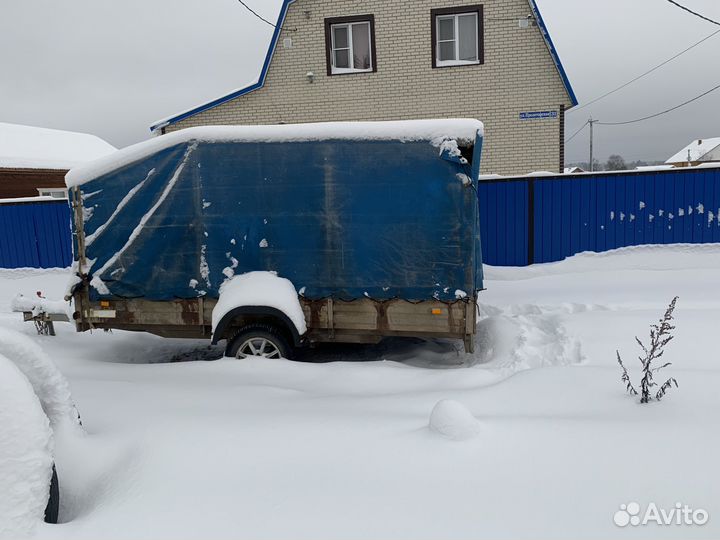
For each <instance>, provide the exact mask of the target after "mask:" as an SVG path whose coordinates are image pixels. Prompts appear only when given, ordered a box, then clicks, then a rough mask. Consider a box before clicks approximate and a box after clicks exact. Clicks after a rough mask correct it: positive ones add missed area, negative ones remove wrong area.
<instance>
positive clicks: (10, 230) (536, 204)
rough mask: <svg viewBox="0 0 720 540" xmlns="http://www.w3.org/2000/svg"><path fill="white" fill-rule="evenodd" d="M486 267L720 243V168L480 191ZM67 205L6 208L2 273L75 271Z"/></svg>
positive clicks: (1, 217)
mask: <svg viewBox="0 0 720 540" xmlns="http://www.w3.org/2000/svg"><path fill="white" fill-rule="evenodd" d="M478 197H479V201H480V230H481V232H482V239H483V258H484V261H485V263H487V264H492V265H494V266H525V265H528V264H533V263H543V262H553V261H559V260H562V259H564V258H566V257H569V256H571V255H575V254H577V253H581V252H583V251H597V252H602V251H607V250H610V249H615V248H620V247H626V246H635V245H642V244H675V243H693V244H701V243H720V220H719V219H718V214H720V169H713V168H708V169H702V168H699V169H698V168H696V169H674V170H667V171H656V172H635V171H633V172H627V173H600V174H594V175H590V174H581V175H572V176H568V175H564V176H552V177H534V178H531V177H522V178H503V179H498V180H488V181H483V182H481V183H480V186H479V189H478ZM70 219H71V213H70V209H69V207H68V205H67V202H66V201H58V202H42V203H18V204H0V268H23V267H30V268H54V267H67V266H70V264H71V262H72V246H71V233H70Z"/></svg>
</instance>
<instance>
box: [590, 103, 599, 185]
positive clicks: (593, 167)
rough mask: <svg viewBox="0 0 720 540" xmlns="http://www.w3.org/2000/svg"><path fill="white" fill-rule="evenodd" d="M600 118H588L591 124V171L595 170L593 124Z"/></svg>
mask: <svg viewBox="0 0 720 540" xmlns="http://www.w3.org/2000/svg"><path fill="white" fill-rule="evenodd" d="M597 122H598V120H593V119H592V116H591V117H590V120H588V124H590V172H595V163H594V161H593V159H594V156H593V150H594V148H593V124H596V123H597Z"/></svg>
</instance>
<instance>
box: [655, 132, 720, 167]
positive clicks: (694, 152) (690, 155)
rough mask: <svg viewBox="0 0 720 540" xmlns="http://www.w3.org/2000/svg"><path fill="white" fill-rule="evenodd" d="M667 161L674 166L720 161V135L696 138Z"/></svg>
mask: <svg viewBox="0 0 720 540" xmlns="http://www.w3.org/2000/svg"><path fill="white" fill-rule="evenodd" d="M665 163H666V164H667V165H672V166H673V167H694V166H696V165H701V164H702V163H720V137H716V138H714V139H698V140H695V141H693V142H691V143H690V144H689V145H687V146H686V147H685V148H683V149H682V150H680V151H679V152H678V153H677V154H675V155H674V156H672V157H671V158H670V159H668V160H667V161H666V162H665Z"/></svg>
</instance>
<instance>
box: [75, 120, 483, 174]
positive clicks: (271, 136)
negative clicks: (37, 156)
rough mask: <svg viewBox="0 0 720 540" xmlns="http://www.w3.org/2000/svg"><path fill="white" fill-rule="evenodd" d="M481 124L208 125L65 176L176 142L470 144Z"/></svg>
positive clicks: (106, 167)
mask: <svg viewBox="0 0 720 540" xmlns="http://www.w3.org/2000/svg"><path fill="white" fill-rule="evenodd" d="M478 134H479V135H480V136H482V135H483V124H482V122H480V121H479V120H472V119H448V120H400V121H394V122H319V123H315V124H283V125H272V126H212V127H208V126H205V127H195V128H188V129H183V130H180V131H176V132H173V133H170V134H168V135H163V136H160V137H156V138H154V139H150V140H148V141H143V142H141V143H138V144H135V145H132V146H128V147H127V148H123V149H122V150H119V151H118V152H115V153H113V154H112V155H111V156H107V157H106V158H103V159H98V160H96V161H94V162H92V163H87V164H85V165H82V166H79V167H75V168H74V169H72V170H71V171H70V172H69V173H68V174H67V175H66V177H65V183H66V184H67V186H68V187H69V188H72V187H75V186H79V185H82V184H84V183H86V182H89V181H90V180H93V179H95V178H98V177H99V176H102V175H105V174H108V173H110V172H112V171H113V170H115V169H118V168H120V167H124V166H127V165H130V164H132V163H135V162H137V161H139V160H141V159H143V158H145V157H148V156H151V155H152V154H155V153H157V152H160V151H162V150H166V149H168V148H171V147H173V146H176V145H178V144H182V143H187V142H192V141H199V142H274V143H279V142H310V141H321V140H355V141H360V140H362V141H373V140H374V141H387V140H398V141H404V142H411V141H437V144H438V145H440V144H442V142H444V141H445V140H448V139H454V140H457V141H461V142H465V143H473V142H475V138H476V137H477V136H478Z"/></svg>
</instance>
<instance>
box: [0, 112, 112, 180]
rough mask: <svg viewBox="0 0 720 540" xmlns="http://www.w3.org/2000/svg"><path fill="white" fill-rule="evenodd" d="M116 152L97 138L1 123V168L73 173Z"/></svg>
mask: <svg viewBox="0 0 720 540" xmlns="http://www.w3.org/2000/svg"><path fill="white" fill-rule="evenodd" d="M115 151H116V148H115V147H114V146H112V145H111V144H109V143H107V142H105V141H103V140H102V139H100V138H99V137H96V136H95V135H89V134H87V133H75V132H71V131H60V130H57V129H47V128H38V127H32V126H22V125H17V124H6V123H3V122H0V167H7V168H22V169H70V168H71V167H75V166H76V165H79V164H81V163H85V162H88V161H92V160H94V159H98V158H101V157H103V156H106V155H108V154H111V153H113V152H115Z"/></svg>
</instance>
